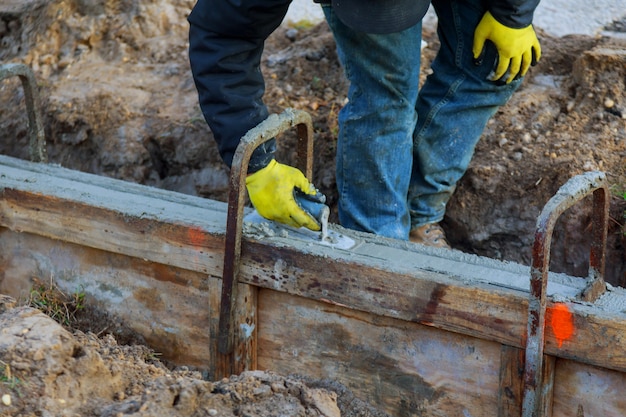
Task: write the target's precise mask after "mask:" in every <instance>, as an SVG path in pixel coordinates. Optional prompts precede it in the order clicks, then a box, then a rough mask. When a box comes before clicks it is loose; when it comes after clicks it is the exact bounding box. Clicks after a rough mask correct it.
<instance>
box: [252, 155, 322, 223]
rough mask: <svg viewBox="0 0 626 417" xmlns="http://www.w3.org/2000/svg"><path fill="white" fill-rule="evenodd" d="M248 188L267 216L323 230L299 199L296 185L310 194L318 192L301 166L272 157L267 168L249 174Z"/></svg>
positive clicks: (259, 207) (263, 214)
mask: <svg viewBox="0 0 626 417" xmlns="http://www.w3.org/2000/svg"><path fill="white" fill-rule="evenodd" d="M246 188H247V189H248V195H249V196H250V201H251V202H252V204H253V205H254V207H255V208H256V210H257V211H258V212H259V214H260V215H261V216H263V217H265V218H266V219H269V220H274V221H277V222H280V223H284V224H286V225H289V226H292V227H306V228H308V229H311V230H315V231H318V230H320V225H319V224H318V222H317V221H316V220H315V218H313V217H312V216H311V215H310V214H309V213H307V212H306V211H304V210H302V208H300V206H299V205H298V204H297V203H296V200H295V197H294V191H295V189H298V190H300V191H301V192H303V193H304V194H307V195H311V196H315V195H317V194H318V192H317V190H316V189H315V187H314V186H313V185H312V184H311V183H310V182H309V181H308V180H307V179H306V177H305V176H304V174H303V173H302V172H301V171H300V170H299V169H296V168H294V167H291V166H289V165H283V164H279V163H278V162H276V160H275V159H272V161H271V162H270V163H269V164H268V165H267V166H266V167H265V168H262V169H260V170H259V171H257V172H255V173H253V174H250V175H248V176H247V177H246Z"/></svg>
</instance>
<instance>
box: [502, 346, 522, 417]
mask: <svg viewBox="0 0 626 417" xmlns="http://www.w3.org/2000/svg"><path fill="white" fill-rule="evenodd" d="M523 377H524V350H523V349H518V348H514V347H511V346H506V345H502V349H501V351H500V386H499V388H498V414H497V416H498V417H520V415H521V413H522V394H523Z"/></svg>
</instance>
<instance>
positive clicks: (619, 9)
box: [285, 0, 626, 36]
mask: <svg viewBox="0 0 626 417" xmlns="http://www.w3.org/2000/svg"><path fill="white" fill-rule="evenodd" d="M429 13H432V11H429ZM624 18H626V0H543V1H542V2H541V3H539V6H538V7H537V10H536V11H535V20H534V22H535V25H536V26H538V27H540V28H541V29H543V30H545V31H546V32H548V33H550V34H551V35H553V36H565V35H570V34H582V35H596V34H598V33H600V32H602V31H603V29H604V27H605V26H606V25H608V24H610V23H611V22H613V21H616V20H622V19H624ZM323 19H324V15H323V13H322V10H321V7H320V6H319V4H316V3H314V2H313V0H294V1H293V3H292V4H291V7H290V8H289V12H288V13H287V17H286V18H285V23H287V24H288V23H295V22H298V21H301V20H309V21H313V22H319V21H321V20H323Z"/></svg>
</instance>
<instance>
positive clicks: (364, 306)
mask: <svg viewBox="0 0 626 417" xmlns="http://www.w3.org/2000/svg"><path fill="white" fill-rule="evenodd" d="M244 248H245V251H244V253H245V263H244V266H243V267H242V277H241V279H242V281H244V282H249V283H252V284H254V285H258V286H260V287H264V288H270V289H275V290H279V291H286V292H288V293H291V294H298V295H302V296H304V297H306V298H311V299H316V300H322V301H326V302H330V303H334V304H338V305H343V306H348V307H350V308H352V309H356V310H360V311H367V312H372V313H375V314H378V315H381V316H387V317H394V318H399V319H402V320H407V321H412V322H416V323H421V324H426V325H429V326H433V327H437V328H441V329H445V330H448V331H452V332H458V333H463V334H466V335H469V336H473V337H479V338H481V339H486V340H493V341H497V342H499V343H502V344H506V345H509V346H513V347H518V348H523V347H524V346H525V343H523V342H524V335H525V332H526V323H527V316H526V314H527V305H528V304H527V298H528V294H526V293H523V292H521V291H515V290H510V289H504V288H501V287H492V286H489V285H486V284H482V283H480V282H478V283H476V282H471V283H470V282H467V281H464V280H463V281H459V280H455V279H454V277H450V276H446V275H443V274H441V273H435V272H431V271H424V270H419V269H411V270H402V271H401V268H400V267H399V266H398V265H391V263H392V262H393V258H390V260H389V261H388V262H382V263H381V262H380V261H379V260H375V261H374V260H372V258H371V257H367V256H358V255H355V254H351V255H350V256H346V257H341V256H338V255H337V254H335V255H334V256H330V255H327V256H325V255H324V254H309V253H306V252H302V251H298V250H296V249H294V248H291V247H288V246H284V245H283V246H280V247H278V246H272V245H267V244H260V243H252V242H249V243H247V244H246V245H244ZM373 250H375V248H374V249H373ZM556 304H563V305H566V306H567V308H568V309H569V311H570V315H571V316H570V317H571V324H572V329H571V331H572V333H571V334H568V338H567V340H562V339H560V338H559V337H557V336H556V335H555V331H554V326H553V323H548V325H547V326H546V347H545V353H546V354H549V355H552V356H557V357H563V358H570V359H575V360H578V361H581V362H586V363H590V364H596V365H599V366H604V367H607V368H611V369H616V370H621V371H626V356H625V355H623V354H622V352H624V351H626V340H625V339H624V337H623V334H625V333H624V332H625V331H626V315H625V314H624V312H620V311H617V312H615V311H613V310H609V311H607V310H605V309H599V308H594V306H593V305H588V304H579V303H577V302H568V303H554V302H552V303H549V305H548V313H547V316H548V318H550V317H552V311H553V310H554V306H555V305H556Z"/></svg>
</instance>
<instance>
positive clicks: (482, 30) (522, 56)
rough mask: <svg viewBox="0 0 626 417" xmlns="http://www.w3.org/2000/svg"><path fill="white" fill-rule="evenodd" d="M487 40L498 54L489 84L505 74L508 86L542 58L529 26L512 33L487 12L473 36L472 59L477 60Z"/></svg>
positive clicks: (535, 37)
mask: <svg viewBox="0 0 626 417" xmlns="http://www.w3.org/2000/svg"><path fill="white" fill-rule="evenodd" d="M487 40H489V41H491V42H493V43H494V44H495V46H496V48H497V50H498V66H497V68H496V70H495V72H494V74H493V76H492V77H491V80H492V81H495V80H499V79H500V78H502V77H503V76H504V75H505V74H506V73H507V70H508V77H507V79H506V83H507V84H508V83H510V82H511V81H513V80H514V79H515V78H517V77H522V76H524V75H526V72H527V71H528V68H529V67H530V66H531V65H535V64H536V63H537V61H539V58H541V45H539V40H538V39H537V35H536V34H535V30H534V29H533V26H532V25H528V26H526V27H525V28H522V29H513V28H510V27H508V26H505V25H503V24H502V23H500V22H498V21H497V20H496V19H495V18H494V17H493V15H492V14H491V13H490V12H487V13H485V15H484V16H483V18H482V19H481V21H480V23H478V26H476V30H475V32H474V45H473V48H472V52H473V53H474V59H478V58H479V57H480V55H481V54H482V52H483V48H484V46H485V41H487Z"/></svg>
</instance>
